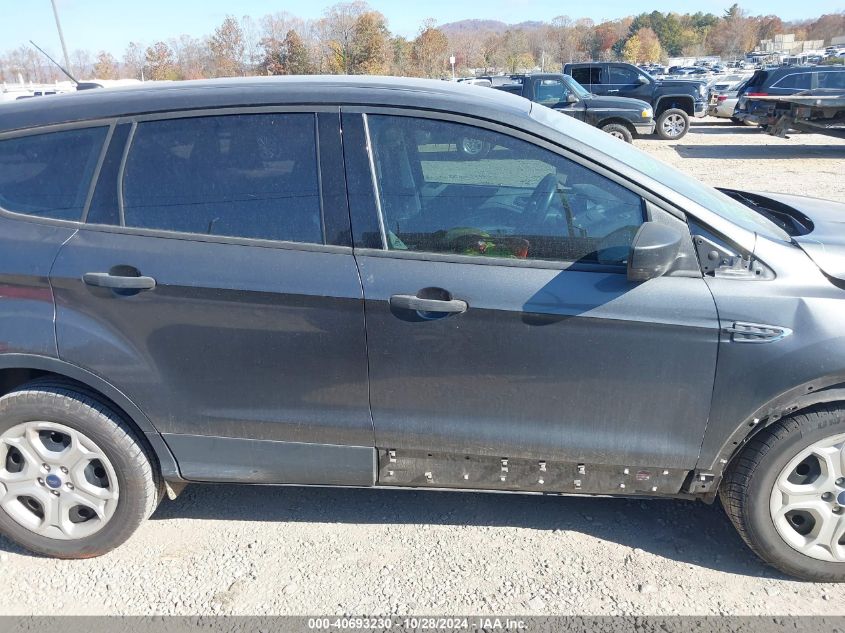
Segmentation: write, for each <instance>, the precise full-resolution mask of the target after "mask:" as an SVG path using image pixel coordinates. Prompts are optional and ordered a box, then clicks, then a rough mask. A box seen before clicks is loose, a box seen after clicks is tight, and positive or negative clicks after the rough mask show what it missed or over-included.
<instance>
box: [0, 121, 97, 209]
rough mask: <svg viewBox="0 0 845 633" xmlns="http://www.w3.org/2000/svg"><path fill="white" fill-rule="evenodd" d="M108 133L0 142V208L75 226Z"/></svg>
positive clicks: (71, 133) (85, 132)
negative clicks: (74, 222)
mask: <svg viewBox="0 0 845 633" xmlns="http://www.w3.org/2000/svg"><path fill="white" fill-rule="evenodd" d="M107 131H108V128H107V127H92V128H84V129H76V130H65V131H62V132H48V133H43V134H30V135H27V136H18V137H15V138H7V139H2V140H0V207H1V208H3V209H6V210H7V211H14V212H16V213H25V214H27V215H33V216H37V217H42V218H52V219H56V220H79V219H80V218H81V217H82V210H83V208H84V207H85V200H86V198H87V196H88V190H89V188H90V185H91V178H92V176H93V175H94V169H95V168H96V166H97V161H98V159H99V157H100V152H101V150H102V147H103V142H104V141H105V138H106V133H107Z"/></svg>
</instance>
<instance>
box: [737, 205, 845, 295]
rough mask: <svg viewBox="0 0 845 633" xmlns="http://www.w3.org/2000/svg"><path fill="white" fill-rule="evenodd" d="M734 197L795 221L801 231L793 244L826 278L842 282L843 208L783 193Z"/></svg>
mask: <svg viewBox="0 0 845 633" xmlns="http://www.w3.org/2000/svg"><path fill="white" fill-rule="evenodd" d="M728 191H731V190H727V191H726V193H727V192H728ZM733 191H736V190H733ZM737 193H740V194H743V195H747V196H748V197H749V198H750V199H751V200H752V201H754V202H756V203H757V204H759V205H761V206H763V207H766V208H767V209H771V210H772V211H775V212H780V213H785V214H787V215H789V216H791V217H792V218H794V219H795V220H797V221H798V223H799V225H801V226H803V227H804V228H803V229H799V230H798V233H797V234H793V235H792V240H793V241H794V242H795V243H796V244H798V246H800V247H801V249H803V251H804V252H805V253H807V255H808V256H809V257H810V259H812V260H813V262H815V264H816V265H817V266H818V267H819V268H821V269H822V271H823V272H824V273H825V274H826V275H828V276H830V277H835V278H837V279H841V280H845V204H843V203H841V202H833V201H832V200H822V199H821V198H810V197H806V196H795V195H791V194H786V193H769V192H756V191H748V192H737ZM789 232H790V233H792V231H789Z"/></svg>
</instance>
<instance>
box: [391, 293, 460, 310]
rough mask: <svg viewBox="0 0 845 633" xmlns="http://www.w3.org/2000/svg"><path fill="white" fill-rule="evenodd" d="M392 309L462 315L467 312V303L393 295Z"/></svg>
mask: <svg viewBox="0 0 845 633" xmlns="http://www.w3.org/2000/svg"><path fill="white" fill-rule="evenodd" d="M390 307H391V308H398V309H400V310H416V311H417V312H442V313H444V314H461V313H463V312H466V311H467V307H468V306H467V302H466V301H461V300H460V299H451V300H449V301H444V300H441V299H420V298H419V297H417V296H415V295H393V296H392V297H390Z"/></svg>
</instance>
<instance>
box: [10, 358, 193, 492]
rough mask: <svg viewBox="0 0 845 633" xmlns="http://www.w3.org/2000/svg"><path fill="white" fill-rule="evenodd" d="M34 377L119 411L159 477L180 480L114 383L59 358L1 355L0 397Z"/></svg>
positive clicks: (155, 435) (149, 426) (156, 437)
mask: <svg viewBox="0 0 845 633" xmlns="http://www.w3.org/2000/svg"><path fill="white" fill-rule="evenodd" d="M34 380H38V381H44V383H45V384H46V383H56V384H57V385H60V386H63V387H66V388H68V389H72V390H76V391H78V392H80V393H82V394H84V395H87V396H89V397H91V398H94V399H95V400H99V401H100V402H102V403H103V404H104V405H106V406H108V407H109V408H111V409H112V410H114V411H115V412H116V413H118V414H119V415H120V416H121V417H122V418H124V419H125V420H126V422H127V423H128V424H129V425H130V426H132V427H133V428H134V430H135V431H136V432H137V434H138V436H139V437H140V438H143V439H144V440H145V441H146V442H147V444H148V445H149V448H150V449H151V452H152V453H153V455H154V456H155V458H156V461H157V462H158V463H157V466H158V468H159V472H160V473H161V475H162V477H164V478H165V479H166V480H180V479H181V476H180V474H179V469H178V466H177V464H176V460H175V458H174V457H173V454H172V453H171V452H170V449H169V448H168V446H167V444H166V443H165V442H164V440H163V439H162V437H161V434H160V433H159V431H158V429H156V428H155V426H154V425H153V423H152V422H151V421H150V419H149V418H148V417H147V416H146V415H145V414H144V413H143V411H141V409H139V408H138V406H137V405H136V404H135V403H134V402H132V401H131V400H130V399H129V398H128V397H127V396H126V395H124V394H123V392H121V391H120V390H119V389H117V388H116V387H115V386H113V385H112V384H110V383H109V382H107V381H106V380H104V379H103V378H100V377H99V376H97V375H95V374H92V373H91V372H89V371H87V370H85V369H83V368H81V367H78V366H76V365H73V364H71V363H67V362H65V361H63V360H60V359H58V358H50V357H45V356H37V355H32V354H3V355H0V396H3V395H5V394H7V393H9V392H11V391H14V390H15V389H18V388H19V387H22V386H24V385H26V384H28V383H31V382H32V381H34Z"/></svg>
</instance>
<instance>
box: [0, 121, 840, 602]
mask: <svg viewBox="0 0 845 633" xmlns="http://www.w3.org/2000/svg"><path fill="white" fill-rule="evenodd" d="M637 144H638V145H639V146H640V147H641V148H643V149H645V150H646V151H648V152H650V153H652V154H654V155H655V156H657V157H658V158H660V159H662V160H664V161H667V162H670V163H672V164H673V165H676V166H678V167H680V168H681V169H682V170H684V171H686V172H688V173H690V174H693V175H695V176H698V177H699V178H702V179H703V180H705V181H706V182H708V183H710V184H713V185H726V186H736V187H745V188H751V189H769V190H775V191H783V192H792V193H801V194H808V195H815V196H819V197H827V198H832V199H836V200H840V201H845V142H843V141H837V140H834V139H828V138H825V137H801V136H795V137H794V138H792V139H791V140H780V139H773V138H771V137H769V136H765V135H761V134H760V133H759V132H757V131H756V130H755V129H752V128H743V127H735V126H732V125H729V124H725V123H721V122H717V121H711V120H705V121H703V122H700V123H698V124H697V125H696V126H695V127H694V128H693V130H692V132H691V133H690V134H689V135H688V136H687V137H686V138H684V139H682V140H681V141H679V142H676V143H665V142H661V141H656V140H640V141H637ZM0 586H2V587H3V591H2V592H0V613H2V614H57V613H62V614H151V613H155V614H177V613H178V614H200V613H203V614H206V613H220V614H300V615H302V614H319V613H332V614H344V613H347V614H385V613H399V614H409V613H415V614H473V613H475V614H479V613H480V614H492V613H499V614H501V613H519V614H594V615H598V614H602V615H612V614H781V615H793V614H794V615H799V614H823V615H834V614H845V585H839V586H837V585H824V584H811V583H803V582H796V581H793V580H790V579H788V578H785V577H783V576H781V575H780V574H778V573H777V572H775V571H773V570H772V569H770V568H769V567H767V566H766V565H764V564H763V563H762V562H760V561H758V560H757V559H756V558H755V557H754V555H753V554H751V552H750V551H749V550H748V549H747V548H746V547H745V546H744V545H743V543H742V542H741V540H740V538H739V536H737V534H736V533H735V531H734V530H733V528H732V527H731V525H730V524H729V523H728V520H727V518H726V517H725V515H724V513H723V512H722V511H721V509H720V508H719V507H718V506H706V505H704V504H700V503H691V502H682V501H639V500H623V499H589V498H555V497H545V498H544V497H534V496H518V495H504V494H476V493H461V492H453V493H437V492H399V491H385V490H350V491H342V490H332V489H318V488H317V489H298V488H282V487H277V488H258V487H235V486H192V487H189V488H188V489H187V490H186V491H185V493H184V494H183V495H182V496H181V497H180V498H179V499H178V500H176V501H175V502H169V501H166V502H164V503H163V504H162V506H161V507H160V508H159V510H158V511H157V512H156V514H155V515H154V516H153V518H152V520H150V521H148V522H147V523H146V524H145V525H144V526H143V527H142V528H141V529H140V530H139V532H138V533H137V534H136V535H135V536H134V537H133V538H132V539H131V540H130V541H129V542H128V543H127V544H126V545H124V546H123V547H121V548H120V549H118V550H116V551H114V552H112V553H111V554H109V555H107V556H104V557H102V558H98V559H95V560H87V561H76V562H72V561H56V560H48V559H44V558H38V557H34V556H30V555H29V554H27V553H25V552H23V551H22V550H20V549H19V548H17V547H16V546H14V545H12V544H11V543H10V542H8V541H6V540H3V539H2V538H0Z"/></svg>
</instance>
